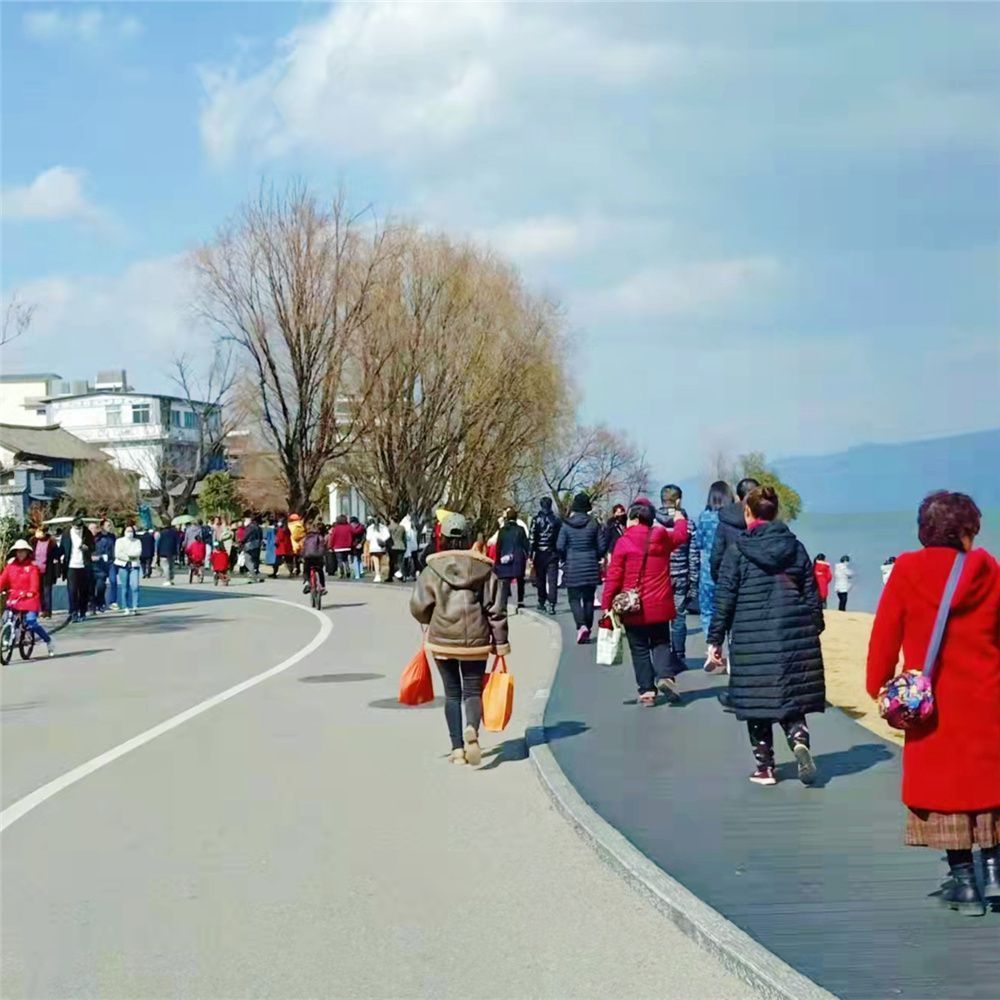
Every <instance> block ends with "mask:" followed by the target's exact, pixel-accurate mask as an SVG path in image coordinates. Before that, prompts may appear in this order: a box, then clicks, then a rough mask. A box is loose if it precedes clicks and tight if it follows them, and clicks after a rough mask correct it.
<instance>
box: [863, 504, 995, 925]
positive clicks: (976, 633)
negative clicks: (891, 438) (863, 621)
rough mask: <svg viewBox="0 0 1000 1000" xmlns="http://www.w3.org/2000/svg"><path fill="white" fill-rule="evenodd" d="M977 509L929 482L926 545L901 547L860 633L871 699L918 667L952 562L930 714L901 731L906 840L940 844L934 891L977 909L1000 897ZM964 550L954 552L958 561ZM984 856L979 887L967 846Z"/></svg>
mask: <svg viewBox="0 0 1000 1000" xmlns="http://www.w3.org/2000/svg"><path fill="white" fill-rule="evenodd" d="M981 523H982V515H981V514H980V511H979V508H978V507H977V506H976V504H975V503H974V502H973V500H972V498H971V497H968V496H966V495H965V494H964V493H947V492H944V491H939V492H936V493H931V494H930V495H929V496H928V497H926V498H925V499H924V501H923V502H922V503H921V505H920V511H919V515H918V519H917V524H918V528H917V536H918V538H919V539H920V543H921V545H922V546H923V548H922V549H920V550H918V551H916V552H907V553H904V554H903V555H901V556H899V557H898V558H897V559H896V562H895V563H894V568H893V571H892V574H891V575H890V576H889V579H888V581H887V583H886V585H885V590H884V591H883V592H882V598H881V600H880V601H879V605H878V611H877V612H876V614H875V623H874V625H873V626H872V633H871V638H870V640H869V643H868V669H867V688H868V694H869V695H870V696H871V697H872V698H878V697H879V692H880V689H881V688H882V686H883V685H884V684H885V683H886V682H887V681H888V680H890V678H892V677H893V676H894V675H895V674H896V673H897V672H898V670H899V667H898V662H899V654H900V649H902V653H903V663H904V664H905V668H906V669H907V670H914V669H916V670H920V669H921V667H922V666H924V661H925V657H926V656H927V653H928V646H929V645H930V643H931V636H932V631H933V630H934V625H935V621H936V619H937V615H938V609H939V607H940V605H941V603H942V601H943V600H944V595H945V586H946V583H947V582H948V581H949V578H950V576H951V574H952V573H953V572H957V573H958V574H959V575H958V576H957V579H956V583H955V585H954V594H953V595H952V597H951V600H950V603H949V611H948V617H947V620H946V623H945V628H944V633H943V639H942V640H941V645H940V649H939V651H938V655H937V658H936V660H935V665H936V666H935V669H934V673H933V693H934V713H933V716H932V717H931V718H930V719H928V720H927V721H926V722H925V723H923V724H918V725H917V727H916V728H913V729H910V730H907V732H906V744H905V746H904V747H903V786H902V799H903V804H904V805H905V806H906V807H907V810H908V811H907V815H906V835H905V842H906V844H907V845H908V846H911V847H929V848H932V849H934V850H936V851H946V852H947V855H948V866H949V868H950V870H951V876H950V879H949V881H948V882H946V884H945V886H944V888H943V891H942V894H941V899H942V901H943V902H944V903H946V904H947V905H948V906H950V907H951V908H952V909H954V910H958V911H959V913H963V914H968V915H971V916H981V915H982V914H983V913H984V912H985V906H984V903H983V896H985V897H986V900H987V901H988V902H989V903H991V904H992V905H993V906H997V907H1000V566H998V564H997V561H996V560H995V559H994V558H993V556H991V555H990V553H989V552H987V551H986V550H985V549H974V548H973V547H972V546H973V542H974V540H975V538H976V535H978V534H979V529H980V525H981ZM960 559H961V560H962V562H961V563H960V562H959V560H960ZM976 846H978V847H979V848H980V851H981V854H982V862H983V882H984V889H983V893H980V890H979V886H978V885H977V882H976V871H975V866H974V863H973V854H972V850H973V848H974V847H976Z"/></svg>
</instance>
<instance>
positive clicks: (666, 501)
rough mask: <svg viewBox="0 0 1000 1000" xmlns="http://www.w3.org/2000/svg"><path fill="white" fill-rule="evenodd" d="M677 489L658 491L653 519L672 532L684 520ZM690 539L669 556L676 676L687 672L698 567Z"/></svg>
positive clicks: (672, 645) (684, 512) (672, 642)
mask: <svg viewBox="0 0 1000 1000" xmlns="http://www.w3.org/2000/svg"><path fill="white" fill-rule="evenodd" d="M682 499H683V494H682V493H681V488H680V487H679V486H676V485H674V484H673V483H668V484H667V485H666V486H664V487H663V489H662V490H660V503H661V504H662V506H661V507H660V509H659V511H657V514H656V519H657V521H659V523H660V524H662V525H663V526H664V527H665V528H672V527H673V526H674V522H675V520H680V519H683V520H685V521H687V520H688V515H687V511H686V510H684V508H683V507H682V506H681V500H682ZM692 542H693V539H691V538H690V537H689V538H688V540H687V541H685V542H684V543H683V544H681V545H678V546H677V547H676V548H675V549H674V550H673V551H672V552H671V553H670V584H671V586H672V587H673V591H674V604H676V605H677V614H676V615H675V616H674V619H673V621H672V622H671V623H670V637H671V648H672V650H673V657H674V661H675V664H674V665H675V668H676V671H677V673H680V672H681V671H683V670H687V614H688V608H689V607H691V606H693V605H694V603H695V601H696V600H697V598H698V577H699V571H700V563H699V556H698V549H697V547H696V546H695V545H693V544H692Z"/></svg>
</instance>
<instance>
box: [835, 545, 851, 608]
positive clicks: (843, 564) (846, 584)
mask: <svg viewBox="0 0 1000 1000" xmlns="http://www.w3.org/2000/svg"><path fill="white" fill-rule="evenodd" d="M853 579H854V570H853V569H852V568H851V557H850V556H841V557H840V562H839V563H837V565H836V566H834V567H833V589H834V590H835V591H836V592H837V607H838V610H840V611H846V610H847V595H848V594H849V593H850V592H851V586H852V582H851V581H852V580H853Z"/></svg>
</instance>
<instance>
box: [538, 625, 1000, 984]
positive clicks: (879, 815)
mask: <svg viewBox="0 0 1000 1000" xmlns="http://www.w3.org/2000/svg"><path fill="white" fill-rule="evenodd" d="M569 633H570V625H569V623H568V622H564V653H563V659H562V663H561V665H560V668H559V671H558V674H557V677H556V680H555V682H554V683H553V686H552V698H551V700H550V702H549V705H548V709H547V712H546V724H547V725H550V726H558V725H559V724H560V723H561V722H563V721H564V720H573V721H574V723H576V724H577V726H578V727H582V728H583V731H582V732H581V735H580V736H579V737H578V738H576V739H572V740H559V741H556V742H554V743H553V744H552V751H553V753H554V754H555V756H556V759H557V760H558V761H559V764H560V765H561V766H562V768H563V770H564V771H565V773H566V775H567V777H568V778H569V779H570V781H572V782H573V784H574V785H575V786H576V788H577V790H578V791H579V792H580V794H581V795H582V796H583V797H584V798H585V799H586V800H587V802H588V803H589V804H590V805H591V806H592V807H593V808H594V809H595V810H596V811H597V812H598V813H600V814H601V815H602V816H603V817H604V818H605V819H606V820H607V821H608V822H609V823H611V824H612V825H613V826H615V827H617V828H618V829H619V830H620V831H621V832H622V833H623V834H624V835H625V836H626V837H627V838H628V839H629V840H631V841H632V842H633V843H634V844H635V845H636V846H637V847H638V848H639V849H640V850H641V851H643V853H645V854H646V855H647V856H648V857H649V858H651V859H652V860H653V861H654V862H656V864H658V865H659V866H660V867H661V868H662V869H663V870H664V871H667V872H669V873H670V874H671V875H672V876H673V877H674V878H675V879H677V880H678V881H680V882H681V883H683V884H684V885H685V886H686V887H687V888H688V889H690V890H691V891H692V892H694V893H695V894H696V895H697V896H699V897H700V898H702V899H703V900H705V901H706V902H707V903H709V904H710V905H711V906H713V907H715V909H716V910H718V911H719V912H721V913H722V914H724V915H725V916H727V917H728V918H729V919H730V920H732V921H733V922H734V923H736V924H738V925H739V926H740V927H741V928H743V929H744V930H745V931H747V932H748V933H749V934H751V935H752V936H753V937H755V938H756V939H757V940H759V941H760V942H761V943H762V944H763V945H764V946H765V947H766V948H768V949H770V950H771V951H772V952H774V953H775V954H776V955H778V956H779V957H780V958H782V959H784V961H786V962H787V963H788V964H789V965H792V966H793V967H795V968H796V969H798V970H799V971H801V972H803V973H804V974H805V975H807V976H809V978H811V979H813V980H814V981H815V982H817V983H819V984H820V985H821V986H824V987H825V988H826V989H828V990H830V991H831V992H832V993H834V994H835V995H837V996H839V997H843V998H845V1000H847V998H857V1000H871V998H873V997H904V998H905V997H909V998H912V1000H927V998H929V997H948V998H949V1000H957V998H960V997H963V998H981V1000H997V998H998V997H1000V972H998V969H1000V914H988V915H987V916H986V917H984V918H983V919H982V920H970V919H967V918H962V917H959V916H958V915H957V914H954V913H952V912H950V911H948V910H946V909H943V908H941V907H940V906H938V905H937V904H936V902H934V901H932V900H929V899H927V898H926V897H927V895H928V893H930V892H932V891H933V890H934V889H936V888H937V886H938V884H939V882H940V880H941V878H942V877H943V875H944V871H945V867H944V865H943V864H942V862H941V860H940V859H939V858H938V857H937V856H936V855H935V852H933V851H919V850H914V849H907V848H905V847H903V846H902V833H903V808H902V806H901V805H900V804H899V751H898V749H897V748H896V747H895V746H893V745H891V744H889V743H887V742H886V741H885V740H882V739H880V738H879V737H877V736H875V735H874V734H872V733H870V732H869V731H868V730H866V729H863V728H862V727H860V726H859V725H858V724H857V723H855V722H853V721H852V720H851V719H849V718H848V717H847V716H846V715H844V714H843V713H842V712H839V711H838V710H836V709H832V710H829V711H828V712H827V713H826V714H825V715H822V716H812V717H810V726H811V727H812V730H813V746H814V752H815V754H816V762H817V765H818V767H819V769H820V776H819V781H818V782H817V783H816V785H815V786H814V787H812V788H804V787H803V786H802V785H801V784H800V783H799V782H798V780H796V777H795V767H794V763H793V762H792V760H791V754H790V753H789V752H788V750H787V747H786V746H785V744H784V743H783V741H782V740H781V739H780V733H779V732H778V730H777V729H776V733H775V735H776V741H777V753H778V760H779V775H780V777H781V778H782V779H783V780H782V781H781V782H780V783H779V784H778V786H777V787H775V788H759V787H757V786H754V785H751V784H750V783H749V782H748V781H747V776H748V775H749V773H750V771H751V770H752V769H753V768H752V759H751V756H750V749H749V745H748V742H747V737H746V730H745V727H744V726H743V725H742V724H740V723H737V722H736V721H735V719H734V718H733V717H732V716H731V715H727V714H725V713H724V712H723V711H722V710H721V708H720V707H719V705H718V702H717V700H716V695H717V693H718V691H719V689H720V688H721V687H723V686H724V683H725V682H724V680H723V679H718V678H711V677H709V676H708V675H706V674H705V673H704V671H702V670H701V669H700V666H701V663H702V662H704V655H703V653H702V655H701V658H700V659H696V658H692V659H690V660H689V664H690V665H691V666H692V667H695V669H693V670H691V671H689V672H688V673H686V674H684V675H682V677H681V679H680V682H679V684H680V687H681V689H682V690H683V691H684V692H686V694H685V699H686V704H685V705H684V706H682V707H672V706H662V707H659V708H656V709H645V708H639V707H637V706H636V705H635V696H636V695H635V681H634V677H633V673H632V668H631V665H630V663H629V662H628V658H627V657H626V663H625V665H624V666H623V667H622V668H616V669H608V668H603V667H597V666H596V665H595V664H594V653H593V649H592V647H578V646H575V645H573V644H572V642H571V639H570V635H569ZM567 640H569V641H567ZM703 649H704V647H703V645H702V644H701V643H700V637H694V638H693V639H692V640H690V642H689V647H688V651H689V653H691V654H692V656H693V654H694V653H695V652H696V650H698V651H700V650H703ZM862 668H863V665H861V664H859V665H858V669H859V670H860V669H862Z"/></svg>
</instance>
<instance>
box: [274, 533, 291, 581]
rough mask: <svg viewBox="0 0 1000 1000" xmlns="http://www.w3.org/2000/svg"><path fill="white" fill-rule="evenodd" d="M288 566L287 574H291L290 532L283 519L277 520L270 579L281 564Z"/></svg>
mask: <svg viewBox="0 0 1000 1000" xmlns="http://www.w3.org/2000/svg"><path fill="white" fill-rule="evenodd" d="M282 563H284V564H285V565H286V566H287V567H288V575H289V576H291V575H292V533H291V532H290V531H289V530H288V525H287V524H285V522H284V521H279V522H278V526H277V528H275V529H274V566H273V568H272V569H271V579H272V580H273V579H274V578H275V577H276V576H277V575H278V570H279V569H281V564H282Z"/></svg>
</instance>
